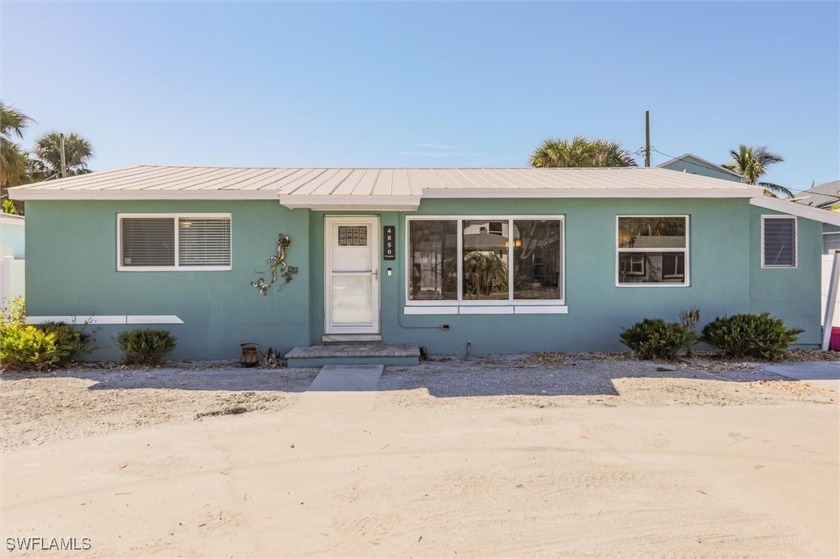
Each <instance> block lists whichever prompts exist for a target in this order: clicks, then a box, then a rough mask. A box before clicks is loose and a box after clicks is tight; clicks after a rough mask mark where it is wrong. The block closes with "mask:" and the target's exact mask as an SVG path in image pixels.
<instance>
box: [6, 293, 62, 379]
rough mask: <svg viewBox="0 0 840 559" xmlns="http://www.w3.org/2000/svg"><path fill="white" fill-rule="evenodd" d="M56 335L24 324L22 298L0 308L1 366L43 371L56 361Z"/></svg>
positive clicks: (24, 308)
mask: <svg viewBox="0 0 840 559" xmlns="http://www.w3.org/2000/svg"><path fill="white" fill-rule="evenodd" d="M58 361H59V357H58V349H57V347H56V336H55V334H51V333H47V332H44V331H43V330H40V329H38V328H36V327H35V326H28V325H27V324H26V305H25V304H24V301H23V297H17V298H15V299H13V300H12V301H11V304H10V305H9V306H8V307H4V308H2V309H0V369H3V370H4V371H24V370H36V371H44V370H48V369H51V368H53V367H55V366H56V365H57V364H58Z"/></svg>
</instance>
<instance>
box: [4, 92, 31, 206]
mask: <svg viewBox="0 0 840 559" xmlns="http://www.w3.org/2000/svg"><path fill="white" fill-rule="evenodd" d="M30 122H32V119H31V118H29V117H28V116H26V115H25V114H23V113H22V112H21V111H19V110H18V109H16V108H15V107H13V106H11V105H7V104H6V103H4V102H3V101H0V199H2V200H3V202H2V203H3V206H2V207H3V211H5V212H6V213H12V211H11V210H12V208H14V207H16V205H15V204H14V202H9V201H8V200H7V199H6V194H5V190H6V189H7V188H9V187H10V186H17V185H19V184H21V183H23V182H26V165H27V162H28V160H29V157H28V156H27V154H26V152H25V151H23V150H22V149H21V148H20V146H19V145H18V144H17V143H15V141H14V140H15V139H18V140H19V139H21V138H23V131H24V129H25V128H26V127H27V126H28V125H29V123H30ZM7 202H8V203H7Z"/></svg>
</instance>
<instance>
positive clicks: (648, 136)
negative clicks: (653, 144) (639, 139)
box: [645, 111, 650, 167]
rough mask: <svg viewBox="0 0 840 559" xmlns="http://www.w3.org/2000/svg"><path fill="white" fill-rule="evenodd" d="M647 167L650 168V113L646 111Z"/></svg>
mask: <svg viewBox="0 0 840 559" xmlns="http://www.w3.org/2000/svg"><path fill="white" fill-rule="evenodd" d="M645 167H650V111H645Z"/></svg>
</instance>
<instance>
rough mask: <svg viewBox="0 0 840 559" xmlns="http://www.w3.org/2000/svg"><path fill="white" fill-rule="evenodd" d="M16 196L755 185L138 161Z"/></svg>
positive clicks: (720, 189)
mask: <svg viewBox="0 0 840 559" xmlns="http://www.w3.org/2000/svg"><path fill="white" fill-rule="evenodd" d="M9 193H10V195H11V197H12V198H14V199H17V200H165V199H176V200H220V199H222V200H224V199H227V200H243V199H250V200H254V199H270V200H279V202H280V203H281V204H283V205H284V206H288V207H290V208H300V207H305V208H314V209H338V208H359V209H399V210H413V209H416V208H417V207H418V206H419V204H420V199H421V198H478V197H481V198H483V197H493V198H617V197H618V198H750V197H753V196H756V195H758V194H759V193H760V189H759V188H758V187H755V186H748V185H743V184H737V183H733V182H731V181H725V180H720V179H714V178H710V177H704V176H700V175H693V174H689V173H678V172H675V171H671V170H668V169H659V168H656V167H651V168H634V167H625V168H600V169H567V168H556V169H534V168H518V169H418V168H408V169H402V168H401V169H392V168H379V169H369V168H343V169H335V168H312V169H307V168H248V167H170V166H155V165H140V166H137V167H129V168H125V169H117V170H113V171H102V172H98V173H91V174H88V175H80V176H75V177H69V178H66V179H60V180H53V181H46V182H41V183H37V184H31V185H25V186H19V187H15V188H13V189H11V190H10V192H9Z"/></svg>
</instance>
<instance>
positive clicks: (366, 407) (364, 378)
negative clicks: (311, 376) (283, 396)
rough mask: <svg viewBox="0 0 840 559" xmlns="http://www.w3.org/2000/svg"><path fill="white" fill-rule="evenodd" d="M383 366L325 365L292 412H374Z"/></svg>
mask: <svg viewBox="0 0 840 559" xmlns="http://www.w3.org/2000/svg"><path fill="white" fill-rule="evenodd" d="M384 369H385V367H384V366H383V365H324V366H323V367H321V372H319V373H318V376H317V377H315V380H313V381H312V384H311V385H310V386H309V388H308V389H307V390H306V392H304V393H303V394H302V395H301V397H300V398H299V399H298V401H297V402H295V404H294V405H293V406H292V408H291V409H290V411H294V412H300V413H311V414H324V413H330V414H335V413H349V412H360V411H373V409H374V407H375V404H376V391H377V389H378V388H379V378H380V377H381V376H382V371H383V370H384Z"/></svg>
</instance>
